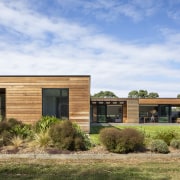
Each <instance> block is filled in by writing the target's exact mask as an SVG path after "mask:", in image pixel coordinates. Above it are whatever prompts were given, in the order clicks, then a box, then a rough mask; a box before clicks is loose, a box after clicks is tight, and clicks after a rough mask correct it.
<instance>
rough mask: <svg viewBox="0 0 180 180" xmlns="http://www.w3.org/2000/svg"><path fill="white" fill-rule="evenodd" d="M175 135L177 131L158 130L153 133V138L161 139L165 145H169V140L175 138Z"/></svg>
mask: <svg viewBox="0 0 180 180" xmlns="http://www.w3.org/2000/svg"><path fill="white" fill-rule="evenodd" d="M176 136H177V133H176V132H175V131H174V130H170V129H168V130H160V131H157V132H156V133H155V135H154V137H153V139H162V140H164V141H165V142H166V144H167V145H170V142H171V140H172V139H175V138H176Z"/></svg>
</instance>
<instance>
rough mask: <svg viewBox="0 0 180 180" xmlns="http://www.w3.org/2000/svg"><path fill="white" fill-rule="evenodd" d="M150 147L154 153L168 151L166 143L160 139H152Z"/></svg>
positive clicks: (165, 152)
mask: <svg viewBox="0 0 180 180" xmlns="http://www.w3.org/2000/svg"><path fill="white" fill-rule="evenodd" d="M150 149H151V152H155V153H162V154H167V153H169V148H168V145H167V143H166V142H165V141H164V140H162V139H156V140H152V142H151V147H150Z"/></svg>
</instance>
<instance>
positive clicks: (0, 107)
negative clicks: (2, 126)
mask: <svg viewBox="0 0 180 180" xmlns="http://www.w3.org/2000/svg"><path fill="white" fill-rule="evenodd" d="M5 92H6V90H5V89H4V88H0V120H2V119H4V118H5V111H6V109H5V107H6V106H5V104H6V101H5V99H6V98H5V97H6V95H5V94H6V93H5Z"/></svg>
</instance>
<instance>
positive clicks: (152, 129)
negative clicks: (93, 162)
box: [90, 125, 180, 144]
mask: <svg viewBox="0 0 180 180" xmlns="http://www.w3.org/2000/svg"><path fill="white" fill-rule="evenodd" d="M106 127H107V126H106ZM108 127H112V126H108ZM114 127H116V128H119V129H123V128H135V129H138V130H140V131H141V132H143V133H144V135H145V138H152V137H153V136H154V135H155V133H156V132H157V131H174V132H177V134H178V135H179V137H180V126H179V125H177V126H175V125H173V126H172V125H170V126H168V125H133V126H125V125H123V126H121V125H115V126H114ZM103 128H105V126H100V125H97V126H94V125H93V126H91V134H90V138H91V140H92V142H93V143H95V144H100V142H99V132H100V130H101V129H103Z"/></svg>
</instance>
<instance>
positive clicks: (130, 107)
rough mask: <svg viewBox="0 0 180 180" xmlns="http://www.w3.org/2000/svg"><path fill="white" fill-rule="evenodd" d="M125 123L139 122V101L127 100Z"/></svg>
mask: <svg viewBox="0 0 180 180" xmlns="http://www.w3.org/2000/svg"><path fill="white" fill-rule="evenodd" d="M126 122H127V123H138V122H139V100H138V99H129V100H127V121H126Z"/></svg>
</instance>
